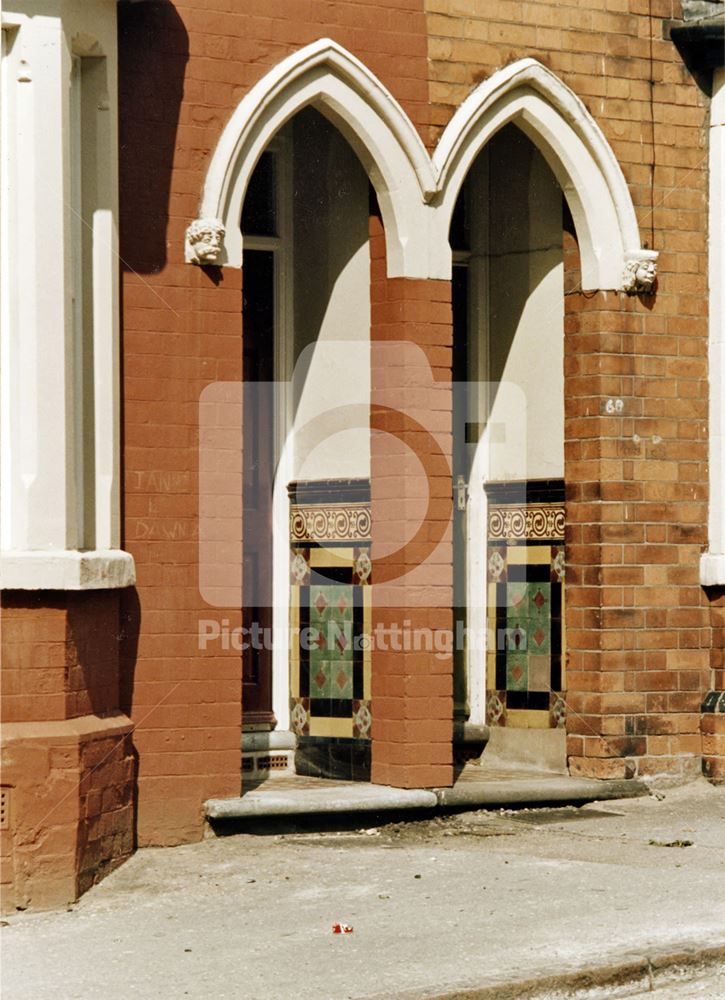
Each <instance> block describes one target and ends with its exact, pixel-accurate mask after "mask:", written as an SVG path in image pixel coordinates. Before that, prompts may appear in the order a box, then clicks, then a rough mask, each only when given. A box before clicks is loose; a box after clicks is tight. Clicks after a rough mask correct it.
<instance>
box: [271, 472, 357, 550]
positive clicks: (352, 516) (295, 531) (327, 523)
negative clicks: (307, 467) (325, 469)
mask: <svg viewBox="0 0 725 1000" xmlns="http://www.w3.org/2000/svg"><path fill="white" fill-rule="evenodd" d="M288 489H289V496H290V542H291V543H292V544H297V545H301V544H305V543H310V542H311V543H313V544H314V543H317V544H323V543H330V542H331V543H337V544H340V543H346V542H369V541H370V536H371V527H372V523H371V516H370V484H369V482H368V481H367V480H355V479H340V480H336V479H328V480H324V481H321V482H295V483H290V485H289V487H288Z"/></svg>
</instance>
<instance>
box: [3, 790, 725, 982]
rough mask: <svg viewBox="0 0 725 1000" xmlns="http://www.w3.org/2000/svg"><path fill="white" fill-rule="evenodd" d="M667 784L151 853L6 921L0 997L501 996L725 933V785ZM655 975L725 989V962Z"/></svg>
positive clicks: (717, 939) (716, 941) (718, 941)
mask: <svg viewBox="0 0 725 1000" xmlns="http://www.w3.org/2000/svg"><path fill="white" fill-rule="evenodd" d="M658 794H659V795H660V796H663V797H654V796H652V797H648V798H642V799H628V800H616V801H609V802H603V803H592V804H590V805H587V806H584V807H582V808H574V807H565V808H559V809H530V810H518V811H515V810H508V811H504V810H497V811H491V812H486V811H480V812H472V813H462V814H458V815H453V816H446V817H439V818H436V819H434V820H428V821H421V822H402V823H394V824H388V825H386V826H379V827H377V828H372V829H371V828H370V827H368V828H367V829H360V830H350V831H339V830H338V831H335V830H329V831H327V832H295V833H284V834H276V835H267V836H259V835H252V834H237V835H234V836H228V837H220V838H216V839H208V840H206V841H204V842H202V843H199V844H192V845H188V846H185V847H178V848H167V849H146V850H142V851H139V852H138V853H137V854H136V855H135V856H134V857H133V858H132V859H131V860H130V861H129V862H128V863H127V864H126V865H124V866H123V867H122V868H120V869H119V870H118V871H116V872H114V873H113V874H112V875H110V876H109V877H108V878H107V879H106V880H105V881H104V882H102V883H101V884H100V885H98V886H96V887H95V888H94V889H92V890H91V891H90V892H89V893H88V894H87V895H86V896H84V897H83V898H82V899H81V900H80V901H79V902H78V903H77V904H75V905H74V906H73V907H72V908H70V909H69V910H68V911H60V912H49V913H35V914H32V913H18V914H17V915H14V916H11V917H10V918H9V920H8V926H6V927H4V929H3V932H2V944H3V963H2V978H1V980H0V981H1V984H2V997H3V1000H26V998H32V1000H50V998H53V1000H58V998H59V997H60V998H61V1000H80V998H82V1000H90V998H96V997H98V998H101V997H102V998H103V1000H129V998H133V997H141V998H144V1000H146V998H149V1000H150V998H153V1000H181V998H187V997H188V998H192V1000H200V998H207V997H209V996H214V997H216V998H219V1000H222V998H231V997H234V998H245V1000H247V998H265V1000H266V998H284V1000H286V998H292V997H294V998H300V1000H304V998H315V1000H319V998H325V997H329V998H335V1000H337V998H349V997H354V998H372V997H378V998H379V997H406V996H409V997H421V998H423V997H434V996H443V995H445V994H447V993H452V992H454V991H466V990H468V991H472V990H473V991H475V990H480V991H483V990H485V989H487V988H492V989H493V990H494V992H493V993H492V994H491V995H492V996H494V995H495V996H498V995H503V992H502V991H504V990H506V991H508V990H511V989H513V984H515V983H517V982H519V981H524V980H529V981H530V980H532V979H539V978H541V977H554V978H556V977H566V976H567V975H569V974H572V973H575V972H577V971H580V970H585V969H589V968H595V967H603V966H608V965H616V964H618V963H624V962H627V961H630V960H632V959H642V958H643V957H645V958H646V957H649V956H653V955H654V956H656V955H660V956H662V955H666V954H668V953H669V952H682V951H697V950H698V949H701V948H705V947H713V946H717V945H725V789H723V788H719V789H718V788H715V787H713V786H711V785H708V784H707V783H705V782H704V781H697V782H694V783H692V784H690V785H687V786H684V787H680V788H674V789H669V790H664V791H662V792H660V793H658ZM365 822H366V823H368V824H369V823H371V819H370V818H367V819H366V820H365ZM678 843H679V845H680V846H667V845H676V844H678ZM337 921H341V922H345V923H348V924H350V925H352V926H353V928H354V930H353V932H352V933H351V934H345V935H336V934H333V933H332V925H333V923H335V922H337ZM655 987H656V988H655V992H654V993H653V992H651V991H650V992H647V993H645V994H643V995H648V996H655V997H662V998H664V997H678V998H679V997H682V998H685V997H699V998H708V997H709V998H722V997H723V996H725V970H724V969H722V968H721V967H718V966H717V964H716V965H715V966H714V967H711V968H709V969H707V970H699V972H698V973H697V974H695V972H693V974H692V976H689V975H688V974H685V975H684V977H683V979H682V981H681V982H680V983H679V984H675V985H672V984H670V985H667V984H665V985H662V986H660V985H659V983H655ZM698 988H699V989H700V992H697V989H698ZM662 990H664V992H662ZM668 990H669V992H667V991H668ZM677 990H690V992H677ZM703 990H704V992H703ZM496 991H498V992H496ZM673 991H674V992H673ZM693 991H694V992H693ZM708 991H709V992H708ZM471 995H473V993H471ZM510 995H515V992H514V993H511V994H510ZM562 995H563V994H562ZM567 995H569V994H567ZM602 995H603V996H604V995H607V994H606V993H604V994H602ZM609 995H611V996H614V995H615V994H614V993H613V992H611V991H610V993H609ZM628 995H633V994H632V992H631V990H630V992H629V994H628Z"/></svg>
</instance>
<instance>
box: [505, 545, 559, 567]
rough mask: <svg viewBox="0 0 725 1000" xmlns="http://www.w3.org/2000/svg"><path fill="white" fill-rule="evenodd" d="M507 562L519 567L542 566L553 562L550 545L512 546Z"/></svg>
mask: <svg viewBox="0 0 725 1000" xmlns="http://www.w3.org/2000/svg"><path fill="white" fill-rule="evenodd" d="M506 558H507V562H508V563H510V564H514V565H517V566H523V565H526V566H542V565H544V564H546V563H548V562H551V546H550V545H511V546H510V547H509V550H508V553H507V557H506Z"/></svg>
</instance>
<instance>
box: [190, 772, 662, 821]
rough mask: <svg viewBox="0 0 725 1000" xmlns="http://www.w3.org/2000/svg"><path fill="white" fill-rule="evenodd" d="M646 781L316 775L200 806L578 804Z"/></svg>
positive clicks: (258, 813)
mask: <svg viewBox="0 0 725 1000" xmlns="http://www.w3.org/2000/svg"><path fill="white" fill-rule="evenodd" d="M648 794H649V790H648V788H647V786H646V785H645V784H644V783H643V782H641V781H636V780H628V781H595V780H590V779H587V778H570V777H568V776H566V775H550V774H544V775H540V774H533V773H531V772H527V773H525V774H522V775H520V776H518V775H517V776H514V777H511V776H508V775H507V776H502V777H491V776H486V777H482V778H477V779H471V778H467V779H466V780H462V781H459V782H457V783H456V784H455V785H454V786H453V787H452V788H431V789H426V788H390V787H388V786H387V785H372V784H367V783H364V782H352V781H351V782H342V781H329V780H325V779H315V778H300V779H296V778H279V779H271V780H270V781H268V782H266V783H265V784H264V785H263V786H261V787H257V788H252V789H250V790H249V791H247V792H245V793H244V794H243V795H241V796H237V797H234V798H228V799H208V800H207V802H205V803H204V811H205V814H206V817H207V819H209V820H212V821H214V820H227V819H234V820H242V819H252V818H256V819H258V818H260V817H264V816H314V815H323V814H332V813H335V814H340V813H367V812H371V813H372V812H374V813H380V812H388V813H391V814H393V813H398V812H404V811H406V810H421V809H428V810H437V811H440V812H446V811H451V810H468V809H471V810H473V809H486V808H490V809H494V808H505V807H507V806H523V805H531V806H535V805H539V806H543V805H551V804H557V805H582V804H583V803H585V802H596V801H600V800H605V799H621V798H633V797H636V796H640V795H648Z"/></svg>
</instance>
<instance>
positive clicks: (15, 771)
mask: <svg viewBox="0 0 725 1000" xmlns="http://www.w3.org/2000/svg"><path fill="white" fill-rule="evenodd" d="M119 632H120V628H119V594H118V592H115V591H111V592H92V591H91V592H87V593H73V592H65V593H60V592H59V593H55V592H51V591H44V592H36V593H26V592H9V591H6V592H4V593H3V609H2V664H3V683H2V701H1V706H2V723H3V727H2V785H3V791H4V793H5V795H6V797H7V808H6V818H5V827H4V829H3V830H2V831H1V832H0V854H1V855H2V908H3V910H12V909H14V908H15V907H16V906H17V907H23V908H25V907H27V906H33V907H35V908H38V907H44V906H57V905H61V904H64V903H67V902H70V901H72V900H74V899H76V898H77V896H78V895H79V894H80V893H81V892H83V891H84V890H85V889H86V888H88V886H89V885H92V884H93V883H94V882H95V881H97V880H98V879H100V878H102V877H103V876H104V875H105V874H106V873H107V872H108V871H110V870H111V869H112V868H113V867H115V865H117V864H119V863H120V862H121V861H123V860H124V859H125V858H126V857H128V856H129V854H130V853H131V852H132V850H133V845H134V806H133V791H134V777H135V763H134V759H133V747H132V743H131V737H130V730H131V726H130V723H129V720H128V719H127V718H126V716H125V715H124V714H123V713H122V706H121V691H120V688H119V651H120V648H121V647H120V645H119Z"/></svg>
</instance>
